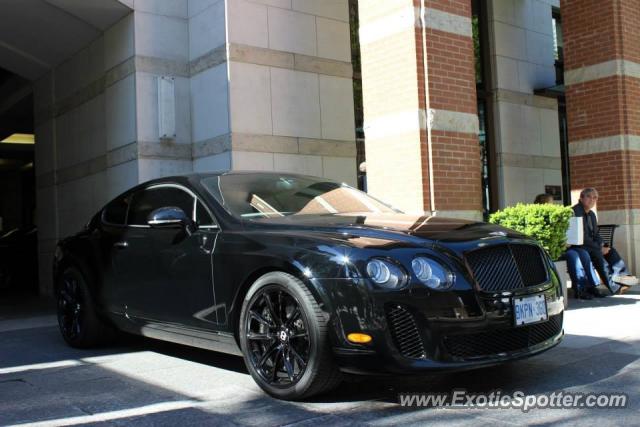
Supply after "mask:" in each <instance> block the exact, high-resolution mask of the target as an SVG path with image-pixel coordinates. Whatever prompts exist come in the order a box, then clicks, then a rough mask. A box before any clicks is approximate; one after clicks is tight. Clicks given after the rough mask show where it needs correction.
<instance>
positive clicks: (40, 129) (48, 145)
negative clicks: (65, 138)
mask: <svg viewBox="0 0 640 427" xmlns="http://www.w3.org/2000/svg"><path fill="white" fill-rule="evenodd" d="M53 129H54V127H53V120H52V119H50V120H46V121H44V122H42V123H41V124H39V125H37V126H36V127H35V130H34V133H35V141H36V143H35V145H34V150H35V161H36V164H37V165H38V170H37V173H38V175H40V174H44V173H47V172H50V171H52V170H54V168H55V160H56V157H55V142H54V137H55V134H54V130H53Z"/></svg>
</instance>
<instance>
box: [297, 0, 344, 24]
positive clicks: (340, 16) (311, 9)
mask: <svg viewBox="0 0 640 427" xmlns="http://www.w3.org/2000/svg"><path fill="white" fill-rule="evenodd" d="M292 7H293V10H297V11H300V12H305V13H310V14H311V15H316V16H324V17H325V18H331V19H337V20H339V21H343V22H349V2H348V0H322V1H318V0H293V4H292Z"/></svg>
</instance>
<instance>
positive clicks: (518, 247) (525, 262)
mask: <svg viewBox="0 0 640 427" xmlns="http://www.w3.org/2000/svg"><path fill="white" fill-rule="evenodd" d="M542 257H543V255H542V252H541V251H540V249H539V248H538V247H537V246H534V245H524V244H511V245H496V246H490V247H488V248H482V249H478V250H475V251H472V252H469V253H467V254H465V258H466V260H467V262H468V264H469V267H470V268H471V271H472V273H473V275H474V277H475V279H476V281H477V282H478V284H479V285H480V289H482V290H483V291H487V292H496V291H509V290H513V289H518V288H523V287H527V286H533V285H539V284H541V283H544V282H545V281H546V280H547V269H546V268H545V264H544V260H543V258H542Z"/></svg>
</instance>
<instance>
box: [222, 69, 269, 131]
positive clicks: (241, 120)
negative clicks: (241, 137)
mask: <svg viewBox="0 0 640 427" xmlns="http://www.w3.org/2000/svg"><path fill="white" fill-rule="evenodd" d="M229 72H230V78H229V90H230V93H231V100H230V101H231V131H232V132H245V133H255V134H271V133H272V131H273V128H272V125H271V83H270V73H269V67H265V66H262V65H255V64H243V63H240V62H231V64H230V71H229Z"/></svg>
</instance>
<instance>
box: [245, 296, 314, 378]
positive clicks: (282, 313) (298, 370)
mask: <svg viewBox="0 0 640 427" xmlns="http://www.w3.org/2000/svg"><path fill="white" fill-rule="evenodd" d="M307 331H308V322H306V320H305V318H304V316H303V314H302V311H301V309H300V304H299V303H298V301H297V300H296V299H295V298H294V297H293V296H291V295H290V294H289V293H287V292H286V291H284V290H283V289H282V288H279V287H267V288H263V289H261V290H260V291H259V292H258V294H257V295H256V297H255V298H254V299H253V303H252V304H251V306H250V307H249V317H248V319H247V322H246V324H245V331H244V332H245V334H246V337H247V341H248V343H249V346H248V349H249V357H250V358H251V363H252V364H253V367H254V368H255V370H256V371H257V372H258V374H259V375H260V376H261V377H262V379H263V380H264V381H265V382H267V383H268V384H269V385H271V386H273V387H289V386H291V385H293V384H295V383H296V382H298V380H299V379H300V377H302V375H303V374H304V371H305V369H306V367H307V365H308V363H309V349H310V342H309V333H308V332H307Z"/></svg>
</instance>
